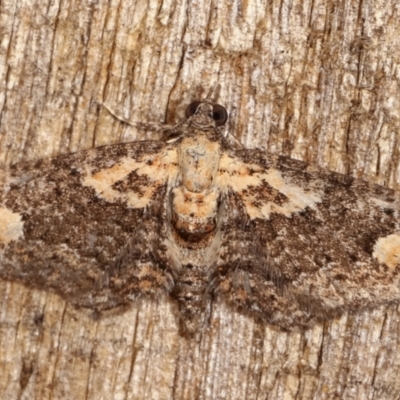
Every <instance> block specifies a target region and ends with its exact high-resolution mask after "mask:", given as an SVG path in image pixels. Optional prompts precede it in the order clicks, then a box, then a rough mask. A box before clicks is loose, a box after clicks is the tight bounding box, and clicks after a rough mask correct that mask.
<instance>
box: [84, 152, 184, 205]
mask: <svg viewBox="0 0 400 400" xmlns="http://www.w3.org/2000/svg"><path fill="white" fill-rule="evenodd" d="M132 172H135V173H136V174H137V175H138V180H137V182H135V185H134V189H132V188H130V189H129V190H126V191H118V190H116V189H115V188H113V185H114V184H115V183H117V182H121V181H124V180H125V179H127V178H128V176H129V174H130V173H132ZM177 172H178V167H177V153H176V151H175V150H173V149H167V150H165V151H163V152H161V153H159V154H156V155H148V156H144V157H142V159H141V160H140V161H138V160H134V159H132V158H128V157H125V158H122V159H121V160H120V161H119V162H118V163H117V164H115V165H113V166H112V167H110V168H104V169H102V170H101V171H98V172H96V173H94V174H93V173H92V172H91V171H90V169H89V168H88V169H87V171H86V176H85V178H84V179H83V182H82V183H83V185H84V186H90V187H92V188H94V189H95V191H96V193H97V195H98V196H99V197H101V198H102V199H104V200H107V201H109V202H115V201H118V200H119V201H124V202H126V204H127V205H128V206H130V207H132V208H143V207H146V206H147V205H148V204H149V203H150V201H151V199H152V197H153V195H154V193H155V191H156V190H157V188H158V187H160V186H162V185H163V184H164V183H165V182H166V181H167V180H168V179H174V177H176V175H177ZM141 177H143V179H140V178H141Z"/></svg>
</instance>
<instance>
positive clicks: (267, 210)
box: [218, 154, 321, 219]
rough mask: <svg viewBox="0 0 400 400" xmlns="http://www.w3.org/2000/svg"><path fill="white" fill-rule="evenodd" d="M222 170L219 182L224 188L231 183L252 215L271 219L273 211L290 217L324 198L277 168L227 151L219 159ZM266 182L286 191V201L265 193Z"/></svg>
mask: <svg viewBox="0 0 400 400" xmlns="http://www.w3.org/2000/svg"><path fill="white" fill-rule="evenodd" d="M219 171H220V172H219V176H218V184H219V185H221V187H223V188H224V189H228V188H230V187H231V188H232V189H233V190H235V191H236V192H238V193H239V194H240V197H241V198H242V200H243V202H244V204H245V206H246V209H247V212H248V214H249V216H250V218H252V219H254V218H264V219H268V218H269V216H270V215H271V214H272V213H280V214H283V215H285V216H286V217H289V216H290V215H291V214H293V213H297V212H300V211H302V210H304V209H305V208H306V207H311V208H314V207H315V206H316V204H317V203H319V202H321V198H320V197H319V196H318V195H317V194H316V193H311V192H306V191H304V190H303V189H302V188H301V187H300V186H297V185H294V184H291V183H289V182H287V181H285V179H284V177H283V176H282V175H281V173H280V172H279V171H278V170H276V169H272V168H271V169H268V170H265V169H263V168H261V167H260V166H259V165H257V164H247V163H243V162H241V161H240V160H238V159H235V158H232V157H229V156H228V155H226V154H224V155H223V156H222V157H221V159H220V170H219ZM265 183H266V184H268V185H269V186H270V187H272V188H273V189H275V190H277V191H278V192H279V193H281V194H282V195H284V196H285V197H286V199H285V201H283V202H281V204H278V203H277V202H274V201H272V196H270V197H269V196H268V193H265V194H264V192H263V190H262V187H263V184H265ZM258 189H260V190H258ZM260 195H261V197H260Z"/></svg>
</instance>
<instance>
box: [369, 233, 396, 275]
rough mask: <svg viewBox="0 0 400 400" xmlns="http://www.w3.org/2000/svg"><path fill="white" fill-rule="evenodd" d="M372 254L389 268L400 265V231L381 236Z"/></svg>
mask: <svg viewBox="0 0 400 400" xmlns="http://www.w3.org/2000/svg"><path fill="white" fill-rule="evenodd" d="M372 256H373V257H374V258H376V259H377V260H378V262H380V263H382V264H385V265H387V266H388V267H389V268H396V267H400V233H397V234H396V233H394V234H392V235H389V236H385V237H382V238H379V239H378V240H377V241H376V243H375V246H374V251H373V253H372Z"/></svg>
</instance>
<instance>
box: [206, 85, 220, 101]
mask: <svg viewBox="0 0 400 400" xmlns="http://www.w3.org/2000/svg"><path fill="white" fill-rule="evenodd" d="M220 91H221V85H220V84H219V83H214V84H213V85H212V86H211V87H210V90H209V91H208V93H207V96H206V98H205V99H204V102H210V103H216V102H217V99H218V97H219V93H220Z"/></svg>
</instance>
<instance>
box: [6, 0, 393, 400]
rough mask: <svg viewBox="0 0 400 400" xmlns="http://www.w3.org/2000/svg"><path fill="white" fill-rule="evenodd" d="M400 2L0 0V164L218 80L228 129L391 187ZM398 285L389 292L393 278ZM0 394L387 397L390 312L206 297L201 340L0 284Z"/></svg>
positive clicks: (177, 114) (98, 138)
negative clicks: (311, 309)
mask: <svg viewBox="0 0 400 400" xmlns="http://www.w3.org/2000/svg"><path fill="white" fill-rule="evenodd" d="M399 8H400V4H399V3H398V2H397V1H395V0H392V1H386V0H385V1H383V0H379V1H377V0H364V1H355V0H342V1H333V0H325V1H323V0H281V1H278V0H270V1H267V0H258V1H257V0H232V1H231V0H186V1H185V0H164V1H161V0H146V1H145V0H137V1H134V0H107V1H106V0H64V1H60V0H52V1H50V0H2V1H1V2H0V26H1V30H0V32H1V34H0V40H1V47H0V87H1V89H0V121H1V125H0V165H1V166H3V167H6V166H7V165H9V164H11V163H15V162H17V161H23V160H28V159H38V158H42V157H48V156H55V155H57V154H60V153H67V152H73V151H77V150H81V149H86V148H90V147H93V146H99V145H104V144H111V143H117V142H121V141H131V140H137V139H145V138H147V139H149V138H152V137H154V133H151V132H146V131H144V130H137V129H134V128H132V127H129V126H128V125H126V124H123V123H121V122H120V121H118V120H116V119H115V118H113V117H112V116H111V115H110V114H109V113H108V112H107V111H106V110H105V109H104V107H102V105H101V104H102V103H103V102H105V103H106V104H107V105H108V106H109V107H111V108H112V109H113V110H115V111H116V112H117V113H119V114H120V115H121V116H123V117H124V118H126V119H129V120H132V121H141V122H167V123H171V122H176V121H179V119H180V118H182V116H183V113H184V109H185V107H186V105H187V104H188V103H189V102H190V101H191V100H195V99H198V98H199V96H201V95H204V93H206V92H207V90H208V89H209V87H210V86H211V84H213V83H214V82H219V83H220V84H221V85H222V90H221V96H220V101H219V102H220V103H221V104H224V105H225V106H226V107H227V108H228V110H229V112H230V121H229V125H228V129H230V131H231V132H233V133H234V135H235V136H236V138H237V139H238V140H240V141H241V142H242V143H243V144H244V145H245V146H246V147H248V148H252V147H257V148H262V149H266V150H269V151H272V152H276V153H282V154H286V155H290V156H291V157H294V158H298V159H302V160H306V161H308V162H310V163H316V164H319V165H320V166H323V167H325V168H328V169H331V170H335V171H338V172H342V173H345V174H351V175H353V176H356V177H359V178H361V177H362V178H364V179H368V180H370V181H373V182H377V183H380V184H384V185H388V186H391V187H398V188H399V187H400V154H399V148H400V137H399V125H400V119H399V116H400V115H399V112H400V107H399V102H400V84H399V76H400V65H399V63H400V15H399V13H400V10H399ZM399 290H400V289H399ZM0 298H1V307H0V397H1V398H2V399H41V400H42V399H96V400H97V399H120V398H123V399H197V398H199V399H274V400H279V399H379V400H382V399H384V400H386V399H398V398H399V396H400V380H399V379H398V376H399V372H400V349H399V338H400V321H399V313H398V311H397V307H396V306H390V307H388V308H384V309H383V308H379V309H375V310H371V311H370V312H364V313H361V314H359V315H351V316H349V315H345V316H343V317H342V318H340V319H338V320H333V321H329V322H327V323H326V324H324V325H319V326H315V327H314V328H313V329H311V330H309V331H297V332H292V333H285V332H281V331H279V330H278V329H276V328H274V327H269V326H263V325H257V324H256V323H255V322H254V321H253V320H252V319H251V318H248V317H246V316H243V315H240V314H236V313H234V312H232V310H230V309H229V308H227V307H226V306H224V304H219V303H218V304H216V305H215V307H214V308H213V310H212V317H211V320H210V323H209V326H208V328H207V329H206V331H205V332H204V334H203V336H202V338H201V340H200V341H191V340H185V339H183V338H182V337H180V336H179V335H178V333H177V321H176V319H175V314H174V312H175V308H174V305H173V304H170V303H169V302H168V301H159V302H158V303H156V302H150V301H141V302H138V303H137V304H135V305H133V306H132V309H131V310H130V311H128V312H127V313H125V314H123V315H120V316H115V317H107V318H103V319H100V320H95V319H94V318H93V317H92V316H91V315H90V313H89V312H86V311H82V310H76V309H74V308H73V307H72V306H71V305H69V304H66V303H65V302H64V301H63V300H61V299H60V298H59V297H57V296H56V295H53V294H49V293H45V292H41V291H37V290H29V289H26V288H24V287H23V286H22V285H18V284H11V283H5V282H2V283H1V285H0Z"/></svg>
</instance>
